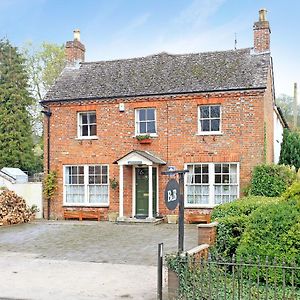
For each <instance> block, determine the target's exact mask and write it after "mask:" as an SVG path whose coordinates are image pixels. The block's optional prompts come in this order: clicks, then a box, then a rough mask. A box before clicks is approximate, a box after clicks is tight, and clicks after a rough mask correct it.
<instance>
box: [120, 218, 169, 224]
mask: <svg viewBox="0 0 300 300" xmlns="http://www.w3.org/2000/svg"><path fill="white" fill-rule="evenodd" d="M163 221H164V220H163V219H162V218H160V219H155V218H153V219H147V218H146V219H137V218H124V220H119V221H117V224H123V225H131V224H132V225H135V224H152V225H159V224H161V223H163Z"/></svg>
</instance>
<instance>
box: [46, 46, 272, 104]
mask: <svg viewBox="0 0 300 300" xmlns="http://www.w3.org/2000/svg"><path fill="white" fill-rule="evenodd" d="M269 66H270V55H269V54H266V53H265V54H253V53H252V51H251V49H250V48H247V49H240V50H230V51H219V52H205V53H197V54H184V55H171V54H167V53H161V54H157V55H151V56H146V57H141V58H133V59H122V60H113V61H99V62H90V63H82V64H81V65H80V68H78V69H74V68H73V69H72V68H65V70H64V71H63V72H62V74H61V75H60V77H59V78H58V79H57V81H56V83H55V84H54V85H53V86H52V88H51V89H50V90H49V91H48V93H47V94H46V96H45V98H44V100H43V101H56V100H76V99H90V98H92V99H93V98H114V97H131V96H144V95H160V94H180V93H189V92H202V91H224V90H236V89H249V88H265V87H266V85H267V72H268V69H269Z"/></svg>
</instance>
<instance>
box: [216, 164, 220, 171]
mask: <svg viewBox="0 0 300 300" xmlns="http://www.w3.org/2000/svg"><path fill="white" fill-rule="evenodd" d="M215 173H221V164H215Z"/></svg>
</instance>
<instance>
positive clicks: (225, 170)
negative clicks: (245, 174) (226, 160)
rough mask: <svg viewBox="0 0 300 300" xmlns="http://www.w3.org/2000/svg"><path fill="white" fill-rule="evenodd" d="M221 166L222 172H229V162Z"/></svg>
mask: <svg viewBox="0 0 300 300" xmlns="http://www.w3.org/2000/svg"><path fill="white" fill-rule="evenodd" d="M222 167H223V168H222V172H223V173H229V164H223V165H222Z"/></svg>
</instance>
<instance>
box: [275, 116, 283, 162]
mask: <svg viewBox="0 0 300 300" xmlns="http://www.w3.org/2000/svg"><path fill="white" fill-rule="evenodd" d="M282 135H283V126H282V124H281V121H280V119H279V116H278V114H277V113H276V111H274V163H275V164H277V163H278V162H279V157H280V149H281V143H282V138H283V136H282Z"/></svg>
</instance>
